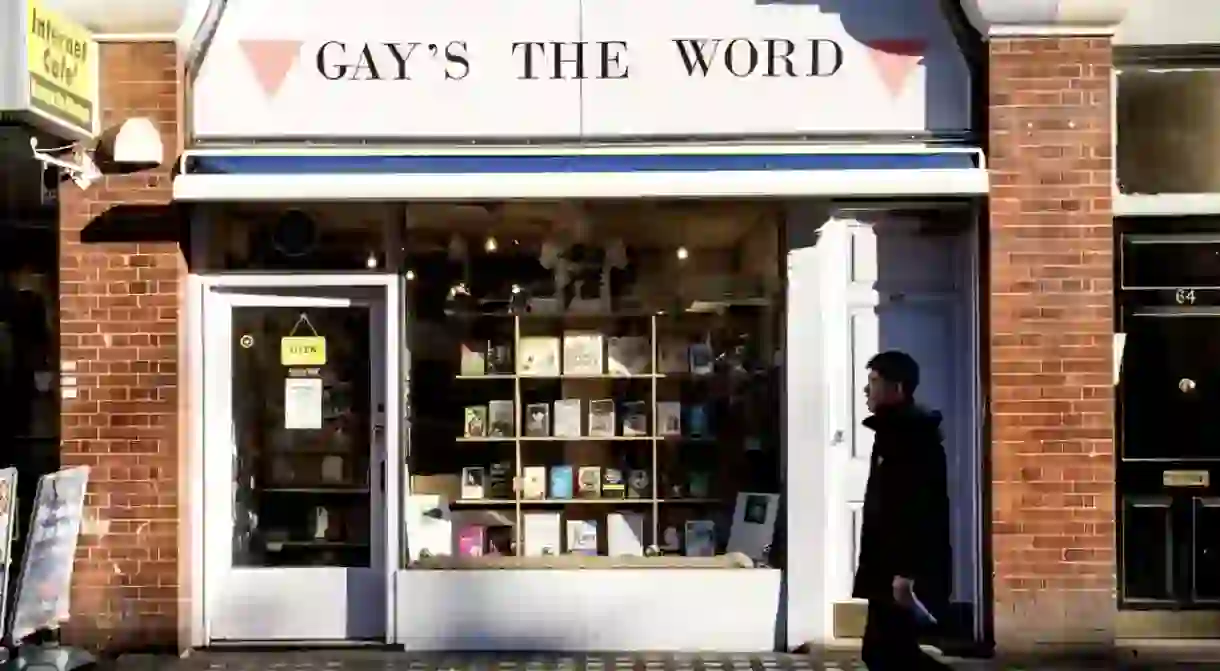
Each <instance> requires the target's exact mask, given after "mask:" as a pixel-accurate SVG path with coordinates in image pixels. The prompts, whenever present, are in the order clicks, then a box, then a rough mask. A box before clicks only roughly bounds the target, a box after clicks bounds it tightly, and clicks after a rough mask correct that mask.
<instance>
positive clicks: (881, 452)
mask: <svg viewBox="0 0 1220 671" xmlns="http://www.w3.org/2000/svg"><path fill="white" fill-rule="evenodd" d="M940 422H941V415H940V413H938V412H928V411H925V410H923V409H921V408H919V407H917V406H915V405H914V404H906V405H902V406H897V407H891V408H885V409H882V410H879V411H878V412H877V413H876V414H874V415H873V416H871V417H869V418H868V419H866V420H864V426H866V427H868V428H870V429H872V430H873V432H874V433H875V439H874V442H873V456H872V464H871V468H870V469H869V476H868V486H867V487H866V489H865V493H864V521H863V524H862V527H861V529H860V557H859V564H858V566H857V568H856V580H855V586H854V588H853V590H852V591H853V596H855V597H856V598H858V599H890V598H892V596H891V595H892V594H893V589H892V586H891V585H892V583H893V580H894V576H902V577H904V578H910V579H912V580H914V581H915V594H916V595H918V596H919V599H920V601H922V602H924V604H925V605H926V606H927V607H928V608H929V609H930V610H931V611H932V612H933V614H935V615H936V616H937V618H938V619H940V620H941V621H944V617H943V615H942V613H943V612H944V609H945V608H946V607H947V606H948V603H949V592H950V590H951V588H952V584H953V583H952V576H953V570H952V566H951V564H952V550H951V546H950V540H949V491H948V489H949V488H948V483H947V479H946V478H947V476H946V472H945V471H946V465H945V447H944V444H943V438H942V436H941V431H940Z"/></svg>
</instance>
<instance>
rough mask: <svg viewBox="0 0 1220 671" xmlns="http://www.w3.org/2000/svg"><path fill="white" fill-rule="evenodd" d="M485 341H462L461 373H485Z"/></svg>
mask: <svg viewBox="0 0 1220 671" xmlns="http://www.w3.org/2000/svg"><path fill="white" fill-rule="evenodd" d="M487 347H488V345H487V341H481V342H480V341H474V340H471V341H467V342H464V343H462V362H461V368H460V371H461V373H460V374H461V375H486V374H487Z"/></svg>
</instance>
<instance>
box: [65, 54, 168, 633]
mask: <svg viewBox="0 0 1220 671" xmlns="http://www.w3.org/2000/svg"><path fill="white" fill-rule="evenodd" d="M176 59H177V57H176V51H175V48H174V46H173V45H172V44H169V43H136V44H103V45H102V48H101V86H102V90H101V101H102V123H103V129H104V130H111V131H112V130H114V128H115V126H116V125H117V124H121V123H122V121H124V120H125V119H127V118H129V117H132V116H146V117H150V118H152V119H154V120H155V121H156V122H157V124H158V126H159V128H160V130H161V134H162V139H163V141H164V143H165V147H166V154H167V156H166V158H167V162H166V164H165V166H163V167H162V168H160V169H156V170H151V171H146V172H140V173H136V174H130V175H112V176H107V177H106V178H105V179H104V180H103V181H102V182H101V183H99V184H95V185H94V186H92V187H91V188H90V189H88V190H87V191H82V190H80V189H78V188H77V187H76V186H75V185H73V184H72V183H71V182H67V183H65V184H63V185H62V186H61V188H60V191H59V193H60V204H61V210H60V278H59V281H60V352H61V355H62V361H63V362H64V364H66V365H67V366H69V367H71V366H73V365H75V371H74V372H69V373H67V375H71V376H74V377H75V378H76V379H77V382H78V386H77V394H78V395H77V397H76V398H73V399H64V401H63V413H62V427H63V440H62V452H61V456H62V463H63V465H65V466H71V465H79V464H86V465H88V466H90V467H91V468H92V473H91V480H92V481H91V482H90V485H89V493H88V507H87V511H86V533H85V535H84V536H83V537H82V540H81V547H80V550H79V551H78V553H77V561H76V573H75V576H74V579H73V588H72V620H71V623H70V624H69V625H68V627H67V631H66V638H68V639H69V640H72V641H74V642H78V643H83V644H88V645H92V646H98V647H102V648H108V649H133V648H142V647H146V646H159V645H170V646H172V645H174V644H175V642H176V637H177V635H176V627H177V622H176V618H177V612H178V570H177V561H178V550H179V534H178V477H177V476H178V405H177V404H178V352H177V349H178V305H179V297H178V285H179V281H180V280H181V278H182V275H183V268H184V264H183V260H182V255H181V253H180V251H179V245H178V242H177V240H178V239H179V234H178V230H179V229H178V223H177V222H176V221H175V220H174V217H173V216H172V214H171V211H170V209H169V208H168V207H167V205H168V203H169V202H170V200H171V190H170V186H171V184H170V182H171V176H170V172H169V167H170V166H171V165H172V164H173V162H172V160H168V159H170V157H171V155H172V154H173V153H174V152H175V151H176V148H177V139H176V138H177V111H176V110H177V100H178V95H177V93H178V92H177V89H178V87H177V83H176V82H177V74H176V73H177V69H176V68H177V63H176Z"/></svg>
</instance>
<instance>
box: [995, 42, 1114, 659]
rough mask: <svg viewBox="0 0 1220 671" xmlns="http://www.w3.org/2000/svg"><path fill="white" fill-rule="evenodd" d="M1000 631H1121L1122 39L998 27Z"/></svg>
mask: <svg viewBox="0 0 1220 671" xmlns="http://www.w3.org/2000/svg"><path fill="white" fill-rule="evenodd" d="M988 46H989V54H990V63H989V72H988V86H989V94H990V100H989V115H988V151H989V155H990V166H991V179H992V187H991V199H990V211H991V222H990V277H989V278H988V282H989V284H990V313H989V314H990V334H989V335H990V345H991V348H990V373H991V382H990V393H991V398H990V402H991V432H992V434H991V480H992V482H991V487H992V490H991V495H992V500H991V523H992V534H993V535H992V538H991V541H992V545H991V548H992V553H993V561H994V566H993V571H994V617H995V619H994V625H995V636H996V642H997V646H998V647H1000V648H1002V649H1003V648H1008V649H1024V650H1030V649H1032V648H1037V647H1039V646H1040V645H1041V644H1052V645H1056V646H1058V647H1066V648H1067V649H1066V650H1063V652H1070V651H1079V652H1084V651H1086V650H1090V649H1096V648H1105V649H1108V648H1111V647H1112V646H1113V642H1114V620H1115V611H1116V605H1115V604H1116V601H1115V574H1116V564H1115V521H1114V515H1115V505H1114V487H1115V470H1114V431H1115V429H1114V388H1113V386H1112V379H1111V375H1112V369H1111V358H1112V351H1111V334H1112V333H1113V330H1114V329H1113V319H1114V316H1113V308H1112V305H1113V300H1114V298H1113V286H1112V282H1113V280H1112V278H1113V272H1114V252H1113V237H1112V228H1113V214H1112V209H1111V207H1112V205H1111V184H1112V180H1113V166H1112V158H1111V138H1110V134H1111V133H1110V128H1111V118H1110V111H1111V90H1110V87H1111V79H1110V75H1111V44H1110V39H1109V38H1104V37H1058V36H1056V37H1031V38H1024V37H992V39H991V40H990V41H989V45H988Z"/></svg>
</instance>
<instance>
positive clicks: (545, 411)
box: [525, 403, 551, 438]
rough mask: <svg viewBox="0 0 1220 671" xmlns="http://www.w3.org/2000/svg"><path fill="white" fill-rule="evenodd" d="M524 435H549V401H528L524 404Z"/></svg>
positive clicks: (542, 436)
mask: <svg viewBox="0 0 1220 671" xmlns="http://www.w3.org/2000/svg"><path fill="white" fill-rule="evenodd" d="M525 435H526V436H528V437H531V438H545V437H547V436H549V435H551V405H550V404H549V403H530V404H529V405H527V406H525Z"/></svg>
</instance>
